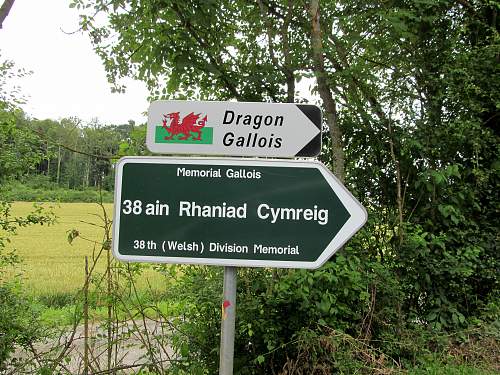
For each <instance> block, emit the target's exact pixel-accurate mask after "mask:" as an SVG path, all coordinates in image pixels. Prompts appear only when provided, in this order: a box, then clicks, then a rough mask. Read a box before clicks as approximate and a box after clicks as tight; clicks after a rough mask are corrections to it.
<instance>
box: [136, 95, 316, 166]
mask: <svg viewBox="0 0 500 375" xmlns="http://www.w3.org/2000/svg"><path fill="white" fill-rule="evenodd" d="M146 145H147V147H148V149H149V150H150V151H151V152H155V153H163V154H191V155H231V156H269V157H295V156H305V157H309V156H317V155H318V154H319V152H320V149H321V111H320V109H319V108H318V107H317V106H314V105H309V104H293V103H279V104H276V103H242V102H194V101H155V102H153V103H151V106H150V107H149V111H148V128H147V135H146Z"/></svg>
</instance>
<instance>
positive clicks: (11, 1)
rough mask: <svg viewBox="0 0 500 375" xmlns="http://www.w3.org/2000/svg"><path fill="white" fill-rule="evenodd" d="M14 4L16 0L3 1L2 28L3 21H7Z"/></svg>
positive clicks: (0, 18) (0, 9)
mask: <svg viewBox="0 0 500 375" xmlns="http://www.w3.org/2000/svg"><path fill="white" fill-rule="evenodd" d="M12 5H14V0H5V1H4V2H3V4H2V7H1V8H0V29H1V28H2V26H3V21H5V19H6V18H7V16H8V15H9V12H10V10H11V8H12Z"/></svg>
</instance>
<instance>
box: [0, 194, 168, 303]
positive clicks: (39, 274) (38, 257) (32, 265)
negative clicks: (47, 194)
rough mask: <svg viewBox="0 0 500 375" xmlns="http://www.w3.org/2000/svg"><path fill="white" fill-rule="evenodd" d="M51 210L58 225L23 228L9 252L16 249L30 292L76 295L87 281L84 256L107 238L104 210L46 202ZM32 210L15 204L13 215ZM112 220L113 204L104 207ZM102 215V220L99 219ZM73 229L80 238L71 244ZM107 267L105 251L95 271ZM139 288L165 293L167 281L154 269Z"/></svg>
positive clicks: (25, 204) (147, 272)
mask: <svg viewBox="0 0 500 375" xmlns="http://www.w3.org/2000/svg"><path fill="white" fill-rule="evenodd" d="M43 206H44V207H46V208H49V207H52V210H53V212H54V213H55V214H56V216H57V222H56V223H55V224H54V225H50V226H46V225H44V226H40V225H32V226H29V227H26V228H20V229H19V231H18V233H17V235H16V236H13V237H12V238H11V243H10V244H9V246H8V249H16V251H17V254H18V255H20V256H21V258H22V260H23V262H22V265H21V267H20V268H21V269H22V274H23V279H24V285H25V288H26V290H28V291H29V293H31V294H33V295H35V296H38V295H46V294H48V295H51V294H60V293H75V292H77V291H78V290H79V289H80V288H81V287H82V285H83V282H84V278H85V256H86V255H87V256H89V262H91V260H90V258H91V257H92V255H94V256H96V255H97V254H98V253H99V250H100V248H101V246H100V244H101V243H102V242H103V239H104V230H103V228H101V227H100V226H102V225H103V220H102V216H103V211H102V208H101V207H100V206H99V205H98V204H94V203H46V204H44V205H43ZM32 209H33V203H30V202H15V203H13V205H12V214H13V215H14V216H23V215H24V216H25V215H27V214H28V213H29V212H30V211H31V210H32ZM104 209H105V210H106V213H107V215H108V217H109V218H111V216H112V209H113V205H112V204H104ZM99 216H100V217H99ZM73 229H75V230H77V231H78V232H79V236H78V237H76V238H75V239H74V241H73V242H72V243H71V244H70V243H69V242H68V233H69V231H72V230H73ZM105 267H106V252H105V251H104V252H103V253H102V255H101V257H100V259H99V261H98V263H97V266H96V270H97V271H98V272H101V273H102V272H103V271H104V270H105ZM137 281H138V286H139V288H140V289H145V288H147V285H148V283H149V284H150V285H151V287H152V288H153V289H155V290H162V289H163V287H164V286H165V282H166V281H165V278H164V277H163V276H161V275H160V274H159V273H158V272H155V271H154V270H152V269H146V270H145V271H144V273H143V274H142V275H141V276H140V277H139V278H138V280H137Z"/></svg>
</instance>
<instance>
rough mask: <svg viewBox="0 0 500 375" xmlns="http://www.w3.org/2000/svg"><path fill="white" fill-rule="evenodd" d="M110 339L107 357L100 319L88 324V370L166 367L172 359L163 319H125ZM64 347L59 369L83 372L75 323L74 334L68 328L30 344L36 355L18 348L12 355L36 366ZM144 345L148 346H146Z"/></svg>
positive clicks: (80, 341) (79, 335)
mask: <svg viewBox="0 0 500 375" xmlns="http://www.w3.org/2000/svg"><path fill="white" fill-rule="evenodd" d="M113 332H114V333H113V334H112V336H111V337H112V340H111V347H112V350H111V357H110V358H108V337H107V336H108V329H107V327H106V326H105V325H104V324H103V323H99V324H97V323H95V324H93V325H91V326H89V340H88V346H89V351H88V358H89V372H88V373H89V374H96V375H97V374H108V373H109V374H111V373H120V374H131V373H136V372H137V371H139V370H140V369H141V368H146V369H147V368H152V369H154V368H155V367H151V364H156V366H157V367H156V369H166V368H167V367H168V365H169V362H170V360H172V359H174V358H175V356H174V352H173V350H172V348H171V347H170V345H169V336H170V332H171V330H170V326H169V324H168V323H166V322H161V321H156V320H152V319H147V320H145V321H142V320H136V321H126V322H123V323H121V324H120V325H119V326H118V327H113ZM64 348H67V349H66V350H65V355H64V356H63V359H62V361H61V362H60V365H59V366H58V367H57V369H58V370H60V371H61V372H62V373H64V371H66V372H67V373H71V374H83V373H84V351H85V334H84V326H83V325H79V326H78V327H76V329H75V332H74V335H73V331H72V330H71V329H68V330H66V331H64V332H62V333H61V334H60V336H59V337H58V338H56V339H50V340H47V341H45V342H42V343H37V344H36V345H35V346H34V351H35V352H36V353H38V354H39V356H40V359H39V360H38V362H39V363H37V361H34V360H33V357H34V355H33V353H27V352H26V351H24V350H21V349H19V350H18V351H16V353H15V355H14V356H15V357H17V358H19V360H20V361H21V362H22V361H24V362H25V363H26V364H28V363H29V362H32V366H29V367H31V368H33V367H37V366H38V367H39V366H40V363H42V361H43V358H47V357H50V358H52V359H54V358H57V357H59V356H60V355H61V352H62V351H63V350H64ZM146 348H150V350H147V349H146ZM108 360H110V363H111V366H110V368H114V369H116V370H119V371H118V372H113V371H108V370H107V369H108Z"/></svg>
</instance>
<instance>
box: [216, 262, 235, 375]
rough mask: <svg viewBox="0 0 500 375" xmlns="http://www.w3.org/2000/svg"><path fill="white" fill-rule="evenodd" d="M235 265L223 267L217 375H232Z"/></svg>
mask: <svg viewBox="0 0 500 375" xmlns="http://www.w3.org/2000/svg"><path fill="white" fill-rule="evenodd" d="M236 270H237V268H236V267H224V292H223V293H224V296H223V298H222V323H221V331H220V332H221V333H220V362H219V375H233V358H234V329H235V322H236Z"/></svg>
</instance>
